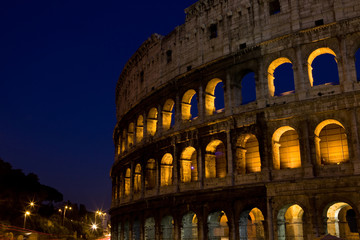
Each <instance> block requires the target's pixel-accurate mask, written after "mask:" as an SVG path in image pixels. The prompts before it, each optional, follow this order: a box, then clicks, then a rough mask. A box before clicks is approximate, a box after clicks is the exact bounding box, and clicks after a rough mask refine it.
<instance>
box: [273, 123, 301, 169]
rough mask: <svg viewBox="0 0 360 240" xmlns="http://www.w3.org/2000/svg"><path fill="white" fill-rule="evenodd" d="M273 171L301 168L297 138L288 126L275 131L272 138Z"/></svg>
mask: <svg viewBox="0 0 360 240" xmlns="http://www.w3.org/2000/svg"><path fill="white" fill-rule="evenodd" d="M272 149H273V166H274V169H285V168H299V167H301V157H300V144H299V136H298V134H297V132H296V130H295V129H294V128H292V127H289V126H284V127H281V128H279V129H277V130H276V131H275V132H274V134H273V137H272Z"/></svg>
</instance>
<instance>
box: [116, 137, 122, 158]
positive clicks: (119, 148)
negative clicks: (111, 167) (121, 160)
mask: <svg viewBox="0 0 360 240" xmlns="http://www.w3.org/2000/svg"><path fill="white" fill-rule="evenodd" d="M116 151H117V154H118V155H120V154H121V136H120V137H119V139H118V144H117V149H116Z"/></svg>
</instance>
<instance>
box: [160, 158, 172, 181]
mask: <svg viewBox="0 0 360 240" xmlns="http://www.w3.org/2000/svg"><path fill="white" fill-rule="evenodd" d="M172 164H173V157H172V155H171V154H170V153H166V154H165V155H164V156H163V158H162V159H161V172H160V173H161V179H160V180H161V182H160V184H161V186H168V185H172V175H173V165H172Z"/></svg>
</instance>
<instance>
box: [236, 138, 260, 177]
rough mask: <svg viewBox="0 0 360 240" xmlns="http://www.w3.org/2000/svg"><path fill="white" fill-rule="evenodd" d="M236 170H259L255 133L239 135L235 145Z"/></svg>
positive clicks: (246, 171) (239, 171) (241, 171)
mask: <svg viewBox="0 0 360 240" xmlns="http://www.w3.org/2000/svg"><path fill="white" fill-rule="evenodd" d="M236 170H237V173H238V174H245V173H255V172H260V171H261V160H260V153H259V142H258V140H257V138H256V137H255V135H253V134H244V135H241V136H240V137H239V139H238V141H237V145H236Z"/></svg>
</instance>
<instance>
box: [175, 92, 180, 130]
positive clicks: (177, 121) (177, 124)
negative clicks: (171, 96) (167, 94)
mask: <svg viewBox="0 0 360 240" xmlns="http://www.w3.org/2000/svg"><path fill="white" fill-rule="evenodd" d="M181 104H182V103H181V101H180V96H179V92H178V91H177V92H176V97H175V106H174V108H175V125H174V128H175V129H178V128H179V127H180V125H181V122H182V119H181Z"/></svg>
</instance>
